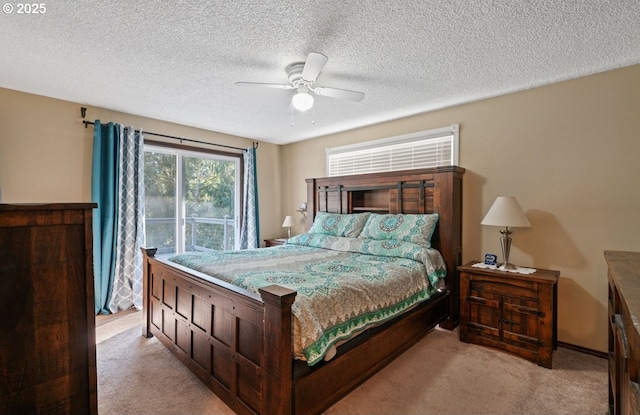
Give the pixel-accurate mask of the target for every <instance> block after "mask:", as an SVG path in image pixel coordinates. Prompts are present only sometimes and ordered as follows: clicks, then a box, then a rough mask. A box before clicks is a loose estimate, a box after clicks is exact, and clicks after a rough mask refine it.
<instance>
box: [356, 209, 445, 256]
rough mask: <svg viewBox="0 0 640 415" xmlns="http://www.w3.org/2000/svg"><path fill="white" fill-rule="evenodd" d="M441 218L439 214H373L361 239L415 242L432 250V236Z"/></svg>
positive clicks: (365, 226)
mask: <svg viewBox="0 0 640 415" xmlns="http://www.w3.org/2000/svg"><path fill="white" fill-rule="evenodd" d="M439 218H440V216H439V215H438V214H437V213H430V214H424V215H410V214H406V215H403V214H398V215H394V214H386V215H381V214H378V213H373V214H371V216H369V219H368V220H367V223H366V224H365V225H364V228H363V229H362V232H361V233H360V236H359V237H360V238H367V239H379V240H391V239H395V240H398V241H407V242H413V243H414V244H418V245H422V246H424V247H427V248H431V236H432V235H433V231H434V230H435V228H436V223H438V219H439Z"/></svg>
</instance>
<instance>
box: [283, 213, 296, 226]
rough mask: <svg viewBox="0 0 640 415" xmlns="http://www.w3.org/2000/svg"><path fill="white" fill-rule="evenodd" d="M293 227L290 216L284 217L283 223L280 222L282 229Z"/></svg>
mask: <svg viewBox="0 0 640 415" xmlns="http://www.w3.org/2000/svg"><path fill="white" fill-rule="evenodd" d="M294 225H295V224H294V223H293V218H291V216H285V218H284V222H282V227H283V228H290V227H292V226H294Z"/></svg>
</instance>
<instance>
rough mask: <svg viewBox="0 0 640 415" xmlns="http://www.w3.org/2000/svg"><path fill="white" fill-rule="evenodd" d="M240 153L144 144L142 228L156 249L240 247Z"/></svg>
mask: <svg viewBox="0 0 640 415" xmlns="http://www.w3.org/2000/svg"><path fill="white" fill-rule="evenodd" d="M240 157H241V156H240V155H238V156H233V155H222V154H217V153H205V152H199V151H191V150H184V149H176V148H169V147H162V146H156V145H147V144H145V148H144V175H145V176H144V186H145V232H146V238H147V245H148V246H154V247H157V248H158V254H160V255H162V254H174V253H182V252H185V251H207V250H227V249H237V248H238V247H239V242H240V238H239V223H240V220H239V211H240V193H241V191H240V189H241V187H240V172H241V169H240Z"/></svg>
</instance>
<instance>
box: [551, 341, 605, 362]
mask: <svg viewBox="0 0 640 415" xmlns="http://www.w3.org/2000/svg"><path fill="white" fill-rule="evenodd" d="M558 347H564V348H565V349H570V350H575V351H576V352H580V353H586V354H590V355H591V356H595V357H600V358H602V359H608V358H609V355H608V354H607V353H606V352H601V351H598V350H593V349H587V348H586V347H582V346H578V345H575V344H571V343H565V342H558Z"/></svg>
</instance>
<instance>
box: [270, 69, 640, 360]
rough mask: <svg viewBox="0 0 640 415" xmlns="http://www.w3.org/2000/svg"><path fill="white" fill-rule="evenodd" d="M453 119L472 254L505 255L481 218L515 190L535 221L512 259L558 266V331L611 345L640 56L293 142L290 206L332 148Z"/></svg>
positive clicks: (625, 236)
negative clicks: (611, 283) (609, 268)
mask: <svg viewBox="0 0 640 415" xmlns="http://www.w3.org/2000/svg"><path fill="white" fill-rule="evenodd" d="M455 123H459V124H460V165H461V166H462V167H465V168H466V169H467V171H466V173H465V176H464V192H463V195H464V199H463V260H464V261H470V260H474V259H481V258H482V256H483V254H484V253H486V252H493V253H496V254H498V255H499V256H501V255H500V245H499V236H500V235H499V233H498V229H497V228H494V227H487V226H481V225H480V221H481V220H482V217H483V215H484V214H485V213H486V211H487V210H488V209H489V207H490V205H491V204H492V203H493V201H494V200H495V198H496V196H501V195H503V196H516V197H517V198H518V201H519V202H520V204H521V205H522V207H523V209H524V210H525V212H526V213H527V215H528V217H529V219H530V221H531V223H532V227H531V228H520V229H515V230H514V233H513V235H512V237H513V246H512V251H511V257H510V259H511V262H514V263H516V264H519V265H521V266H534V267H539V268H548V269H557V270H560V271H561V275H562V276H561V279H560V282H559V305H558V320H559V324H558V326H559V328H558V337H559V340H560V341H562V342H567V343H571V344H576V345H579V346H582V347H586V348H589V349H594V350H599V351H605V350H607V280H606V265H605V262H604V259H603V255H602V252H603V250H605V249H614V250H630V251H639V250H640V237H639V236H638V235H639V234H640V189H639V188H640V162H639V161H638V158H639V157H640V65H636V66H632V67H628V68H624V69H620V70H615V71H610V72H606V73H602V74H598V75H594V76H589V77H584V78H581V79H577V80H571V81H566V82H561V83H557V84H554V85H550V86H545V87H540V88H535V89H532V90H528V91H523V92H519V93H515V94H510V95H506V96H502V97H497V98H492V99H488V100H484V101H479V102H475V103H471V104H466V105H460V106H456V107H452V108H448V109H444V110H441V111H434V112H431V113H426V114H422V115H418V116H414V117H410V118H406V119H402V120H397V121H393V122H387V123H384V124H380V125H376V126H371V127H367V128H361V129H357V130H354V131H349V132H345V133H341V134H335V135H331V136H326V137H323V138H320V139H313V140H307V141H304V142H300V143H295V144H290V145H287V146H284V147H283V149H282V156H281V159H282V160H286V163H284V164H283V166H282V172H281V173H282V177H283V185H282V187H283V193H282V196H283V198H282V206H283V208H284V209H285V211H286V212H287V213H288V214H292V213H294V211H295V209H296V207H297V206H298V204H299V203H300V201H303V200H305V199H306V187H305V182H304V180H303V178H307V177H316V176H325V157H324V150H325V148H326V147H334V146H339V145H344V144H350V143H356V142H361V141H365V140H371V139H377V138H383V137H390V136H395V135H400V134H406V133H410V132H415V131H420V130H426V129H431V128H438V127H443V126H448V125H451V124H455ZM303 231H304V226H303V225H302V224H301V225H300V226H298V227H297V228H296V229H294V233H300V232H303Z"/></svg>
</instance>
